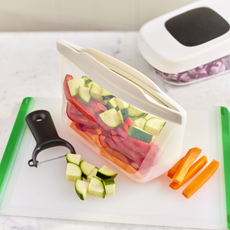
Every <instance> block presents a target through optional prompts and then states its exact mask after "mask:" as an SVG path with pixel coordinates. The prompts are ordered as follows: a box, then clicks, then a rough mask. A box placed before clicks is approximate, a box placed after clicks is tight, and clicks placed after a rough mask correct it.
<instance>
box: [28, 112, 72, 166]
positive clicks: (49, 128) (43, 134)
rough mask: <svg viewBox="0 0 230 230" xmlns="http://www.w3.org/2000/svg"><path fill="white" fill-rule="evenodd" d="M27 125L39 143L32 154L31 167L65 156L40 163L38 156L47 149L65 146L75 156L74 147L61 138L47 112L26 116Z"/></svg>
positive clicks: (29, 162)
mask: <svg viewBox="0 0 230 230" xmlns="http://www.w3.org/2000/svg"><path fill="white" fill-rule="evenodd" d="M26 123H27V124H28V126H29V128H30V131H31V132H32V134H33V136H34V138H35V140H36V142H37V144H36V146H35V148H34V150H33V153H32V159H30V160H29V161H28V164H29V166H30V167H37V166H38V164H41V163H44V162H47V161H50V160H54V159H57V158H61V157H64V156H65V155H64V156H61V157H57V158H53V159H50V160H46V161H43V162H38V161H37V156H38V154H39V153H40V152H41V151H43V150H45V149H47V148H51V147H56V146H64V147H66V148H68V149H69V150H70V152H71V153H73V154H75V150H74V147H73V146H72V145H71V144H70V143H69V142H67V141H66V140H64V139H62V138H60V137H59V135H58V133H57V130H56V128H55V126H54V122H53V120H52V117H51V115H50V113H49V112H48V111H47V110H36V111H34V112H32V113H30V114H28V115H27V116H26Z"/></svg>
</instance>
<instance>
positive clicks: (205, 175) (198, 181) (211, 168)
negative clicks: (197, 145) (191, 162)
mask: <svg viewBox="0 0 230 230" xmlns="http://www.w3.org/2000/svg"><path fill="white" fill-rule="evenodd" d="M219 164H220V163H219V162H218V161H216V160H212V162H211V163H210V164H209V165H208V166H207V167H206V168H205V169H204V170H203V171H202V172H201V173H200V174H199V175H198V176H197V177H196V178H195V179H194V180H193V181H192V182H191V183H190V184H189V185H188V186H187V187H186V188H185V189H184V191H183V192H182V194H183V195H184V196H185V197H186V198H189V197H191V196H192V195H193V194H194V193H195V192H196V191H197V190H198V189H199V188H201V187H202V186H203V185H204V184H205V183H206V182H207V181H208V180H209V179H210V178H211V177H212V175H213V174H214V173H215V172H216V170H217V169H218V167H219Z"/></svg>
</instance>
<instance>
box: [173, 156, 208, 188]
mask: <svg viewBox="0 0 230 230" xmlns="http://www.w3.org/2000/svg"><path fill="white" fill-rule="evenodd" d="M206 163H207V157H206V156H202V157H201V158H200V159H199V160H197V161H196V162H195V163H194V164H193V165H192V166H191V167H190V169H189V170H188V172H187V174H186V175H185V177H184V180H183V181H182V182H181V183H180V184H177V183H175V182H172V183H171V184H170V185H169V187H171V188H172V189H174V190H177V189H179V188H180V187H181V186H182V185H184V184H185V183H186V182H187V181H189V180H190V179H191V178H192V177H193V176H195V175H196V174H197V173H198V172H199V171H200V170H201V169H202V168H203V167H204V166H205V164H206Z"/></svg>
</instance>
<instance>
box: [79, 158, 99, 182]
mask: <svg viewBox="0 0 230 230" xmlns="http://www.w3.org/2000/svg"><path fill="white" fill-rule="evenodd" d="M95 167H96V166H95V165H93V164H91V163H88V162H86V161H84V160H82V161H81V163H80V168H81V171H82V176H83V177H84V178H86V179H87V176H88V175H89V174H90V173H91V172H92V171H93V170H94V169H95Z"/></svg>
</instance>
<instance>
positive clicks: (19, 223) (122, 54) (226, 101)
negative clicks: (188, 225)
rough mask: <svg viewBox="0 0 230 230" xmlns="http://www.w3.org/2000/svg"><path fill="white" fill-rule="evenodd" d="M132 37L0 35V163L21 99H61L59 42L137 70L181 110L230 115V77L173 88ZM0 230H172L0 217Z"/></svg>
mask: <svg viewBox="0 0 230 230" xmlns="http://www.w3.org/2000/svg"><path fill="white" fill-rule="evenodd" d="M137 37H138V33H137V32H37V33H0V51H1V53H0V79H1V80H0V127H1V129H0V159H1V157H2V155H3V152H4V149H5V147H6V144H7V140H8V138H9V135H10V131H11V129H12V127H13V124H14V120H15V118H16V115H17V111H18V109H19V106H20V103H21V101H22V100H23V98H24V97H27V96H31V97H44V98H60V99H61V96H62V92H61V84H60V77H59V64H58V55H57V50H56V41H57V40H58V39H60V38H64V39H66V40H69V41H70V42H73V43H75V44H77V45H79V46H81V47H92V48H95V49H97V50H100V51H102V52H104V53H106V54H108V55H110V56H112V57H115V58H117V59H119V60H121V61H123V62H125V63H126V64H128V65H130V66H132V67H134V68H135V69H137V70H139V71H140V72H142V73H143V74H145V75H146V76H148V77H149V78H150V79H152V80H153V81H154V82H155V83H156V84H157V85H158V86H159V87H160V88H161V89H162V90H163V91H164V92H165V93H166V94H167V95H169V96H170V97H171V98H173V99H174V100H175V101H177V102H178V103H179V104H181V105H182V106H185V107H186V106H188V105H189V106H201V107H202V106H207V105H210V106H212V105H219V106H220V105H221V106H225V107H227V108H228V109H230V97H229V92H230V74H222V75H221V76H218V77H214V78H212V79H209V80H205V81H202V82H199V83H195V84H191V85H188V86H182V87H181V86H180V87H178V86H172V85H169V84H167V83H164V82H162V81H161V80H160V79H159V78H157V77H156V75H155V73H154V71H153V68H152V67H151V66H150V65H149V64H148V63H147V62H146V61H145V60H144V58H143V57H142V55H141V54H140V52H139V50H138V47H137ZM0 229H2V230H10V229H18V230H32V229H33V230H50V229H53V230H54V229H55V230H59V229H62V230H71V229H81V230H84V229H94V230H97V229H98V230H99V229H100V230H103V229H110V230H117V229H123V230H128V229H134V230H135V229H142V230H147V229H155V230H163V229H164V230H170V229H176V228H168V227H158V226H135V225H126V224H109V223H94V222H84V221H69V220H52V219H41V218H26V217H14V216H0Z"/></svg>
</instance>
